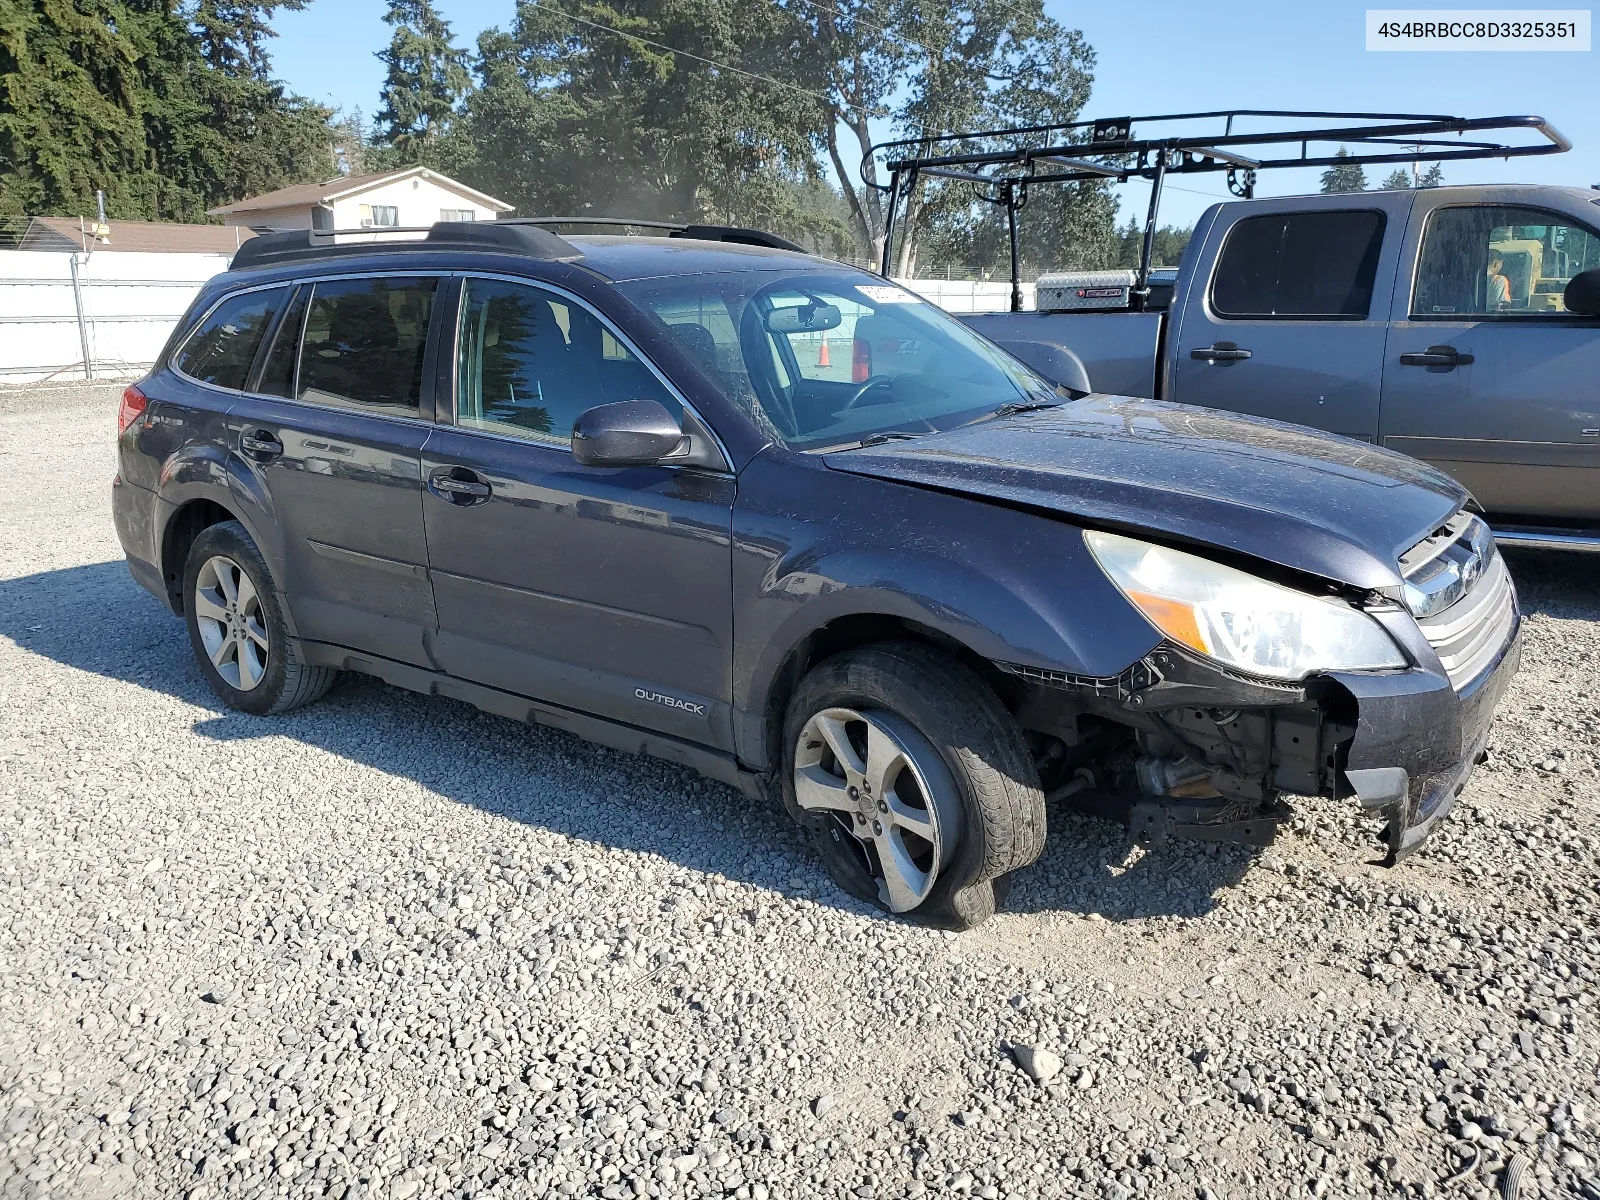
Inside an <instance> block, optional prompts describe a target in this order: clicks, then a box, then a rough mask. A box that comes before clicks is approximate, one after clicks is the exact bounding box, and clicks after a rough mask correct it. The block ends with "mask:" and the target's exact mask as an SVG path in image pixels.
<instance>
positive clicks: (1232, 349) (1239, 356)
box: [1189, 342, 1250, 362]
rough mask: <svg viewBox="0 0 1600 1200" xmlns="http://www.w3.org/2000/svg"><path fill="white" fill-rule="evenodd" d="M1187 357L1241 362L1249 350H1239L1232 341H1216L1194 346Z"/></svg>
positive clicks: (1205, 360)
mask: <svg viewBox="0 0 1600 1200" xmlns="http://www.w3.org/2000/svg"><path fill="white" fill-rule="evenodd" d="M1189 357H1190V358H1198V359H1200V360H1201V361H1202V362H1242V361H1243V360H1244V359H1247V358H1249V357H1250V351H1248V350H1241V349H1240V348H1239V347H1238V346H1236V345H1234V344H1233V343H1232V342H1218V343H1217V344H1216V345H1215V346H1196V347H1195V348H1194V349H1193V350H1191V351H1189Z"/></svg>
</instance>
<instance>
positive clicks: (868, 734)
mask: <svg viewBox="0 0 1600 1200" xmlns="http://www.w3.org/2000/svg"><path fill="white" fill-rule="evenodd" d="M794 792H795V800H796V802H797V803H798V804H799V805H800V807H801V808H802V809H805V810H807V811H808V812H813V813H821V814H825V815H826V816H828V817H830V818H831V819H832V820H833V821H834V823H835V829H834V833H835V836H837V837H840V838H843V837H849V838H850V839H853V843H854V845H855V846H857V847H858V848H859V850H860V853H861V859H862V863H863V865H864V866H865V868H866V870H867V871H868V873H869V874H870V875H871V876H872V878H873V880H874V882H875V883H876V884H877V888H878V898H879V900H881V901H882V902H883V904H885V905H886V906H887V907H888V908H889V909H890V910H891V911H893V912H909V911H911V910H912V909H914V908H916V907H917V906H918V905H920V904H921V903H922V902H923V901H924V900H926V899H927V898H928V895H929V893H931V892H932V891H933V886H934V883H935V881H936V880H937V879H938V877H939V872H940V870H942V869H943V868H944V867H945V866H946V865H948V863H949V860H950V857H951V856H952V854H953V853H954V851H955V847H956V844H957V843H958V842H959V841H960V837H961V828H960V826H961V799H960V796H959V794H958V793H957V791H956V784H955V779H954V778H953V777H952V776H951V774H950V770H949V768H948V767H946V766H945V764H944V760H943V759H942V758H941V757H940V756H939V752H938V751H937V750H935V749H934V747H933V744H932V743H931V742H929V741H928V739H927V738H925V737H923V736H922V735H921V734H920V733H918V732H917V730H916V729H915V728H913V727H912V726H911V724H910V723H909V722H907V721H905V720H904V719H902V718H900V717H898V716H896V715H895V714H894V713H892V712H888V711H887V710H885V709H864V710H861V711H857V710H856V709H852V708H828V709H824V710H823V711H821V712H819V713H817V714H816V715H815V716H813V717H812V718H811V719H810V720H809V721H807V722H806V724H805V728H804V729H802V730H801V731H800V740H799V744H798V745H797V746H796V748H795V757H794Z"/></svg>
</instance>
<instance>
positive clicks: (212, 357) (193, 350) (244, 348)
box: [173, 287, 289, 391]
mask: <svg viewBox="0 0 1600 1200" xmlns="http://www.w3.org/2000/svg"><path fill="white" fill-rule="evenodd" d="M288 294H289V289H288V288H286V287H282V288H270V289H267V290H265V291H259V292H245V293H244V294H242V295H239V296H230V297H229V298H228V299H226V300H224V301H223V302H222V303H221V304H219V305H217V306H216V307H215V308H213V309H212V310H211V311H210V313H208V314H207V315H206V316H205V318H204V319H203V320H202V321H201V322H200V324H199V325H197V326H196V327H195V329H194V332H193V333H191V334H190V335H189V336H188V337H187V338H185V339H184V342H183V345H182V346H180V347H179V348H178V352H177V354H176V355H174V356H173V366H175V367H176V368H177V369H178V370H179V371H181V372H182V373H183V374H185V375H187V376H189V378H191V379H197V380H199V381H200V382H201V383H209V384H211V385H212V386H213V387H220V388H228V389H230V390H232V391H239V390H241V389H242V388H243V387H244V385H245V381H246V379H248V378H249V375H250V366H251V364H252V363H254V362H255V359H256V351H257V350H259V349H260V348H261V339H262V338H263V337H265V336H266V332H267V328H268V326H270V325H271V324H272V318H273V317H275V316H276V315H277V312H278V309H279V308H280V307H282V305H283V302H284V299H285V298H286V297H287V296H288Z"/></svg>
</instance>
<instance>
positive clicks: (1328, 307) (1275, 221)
mask: <svg viewBox="0 0 1600 1200" xmlns="http://www.w3.org/2000/svg"><path fill="white" fill-rule="evenodd" d="M1383 226H1384V217H1383V214H1382V213H1381V212H1369V211H1365V210H1362V211H1350V210H1338V211H1332V212H1295V213H1274V214H1272V215H1271V216H1264V217H1246V218H1245V219H1244V220H1242V221H1240V222H1239V223H1238V224H1237V225H1235V226H1234V227H1233V228H1232V229H1231V230H1229V232H1228V240H1227V242H1226V243H1224V245H1223V247H1222V254H1221V256H1220V257H1219V258H1218V260H1217V268H1216V271H1215V273H1214V274H1213V275H1212V278H1211V309H1212V311H1213V312H1214V313H1215V314H1216V315H1217V316H1219V317H1222V318H1224V319H1233V320H1263V319H1266V320H1272V319H1278V320H1306V319H1320V320H1343V321H1359V320H1364V319H1365V318H1366V316H1367V313H1368V310H1369V309H1370V308H1371V307H1372V282H1373V280H1374V279H1375V278H1376V277H1377V274H1378V254H1379V252H1380V251H1381V250H1382V249H1383Z"/></svg>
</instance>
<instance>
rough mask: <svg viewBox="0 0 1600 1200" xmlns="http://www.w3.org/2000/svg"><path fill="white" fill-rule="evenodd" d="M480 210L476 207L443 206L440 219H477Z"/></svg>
mask: <svg viewBox="0 0 1600 1200" xmlns="http://www.w3.org/2000/svg"><path fill="white" fill-rule="evenodd" d="M477 219H478V210H477V209H475V208H441V209H440V210H439V220H441V221H476V220H477Z"/></svg>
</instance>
